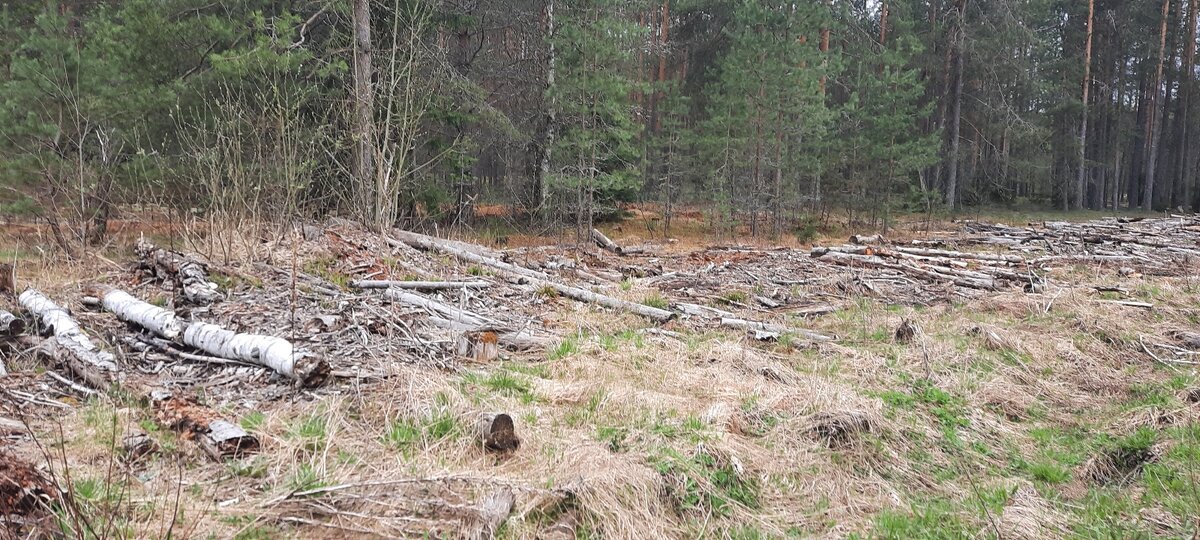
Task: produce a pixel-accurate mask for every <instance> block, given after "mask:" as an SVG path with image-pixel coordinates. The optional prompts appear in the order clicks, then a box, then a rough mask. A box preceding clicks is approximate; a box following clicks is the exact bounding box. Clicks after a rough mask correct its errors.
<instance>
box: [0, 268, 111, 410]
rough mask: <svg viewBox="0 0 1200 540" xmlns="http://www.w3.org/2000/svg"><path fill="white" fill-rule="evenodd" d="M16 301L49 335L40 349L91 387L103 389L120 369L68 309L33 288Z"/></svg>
mask: <svg viewBox="0 0 1200 540" xmlns="http://www.w3.org/2000/svg"><path fill="white" fill-rule="evenodd" d="M18 301H19V302H20V303H21V306H22V307H24V308H25V309H26V310H27V311H29V313H31V314H33V316H35V317H37V318H38V321H39V324H40V325H41V328H42V329H43V331H44V333H47V334H49V335H50V336H51V338H50V339H47V340H46V341H45V342H44V343H43V344H42V348H43V350H44V351H45V352H46V353H47V354H49V355H50V356H52V357H55V358H60V359H62V360H64V361H65V362H66V363H67V366H68V367H69V368H70V369H71V372H72V373H74V374H75V376H77V377H79V378H81V379H83V380H85V381H87V383H88V384H89V385H91V386H93V387H94V388H103V387H104V386H106V385H107V383H108V382H110V381H111V380H112V378H114V377H116V375H117V374H118V371H119V370H118V369H117V364H116V362H115V359H114V358H113V355H112V354H110V353H108V352H106V351H102V350H100V348H99V347H97V346H96V345H95V344H94V343H92V340H91V339H90V338H88V337H87V335H86V334H84V333H83V329H82V328H80V326H79V323H78V322H76V321H75V319H73V318H71V315H70V314H69V313H67V310H65V309H63V308H61V307H59V306H58V304H55V303H54V302H53V301H52V300H50V299H49V298H47V297H46V296H45V295H43V294H42V293H41V292H39V291H37V290H36V289H26V290H25V291H24V292H22V293H21V295H20V296H19V297H18ZM60 350H61V351H62V353H61V354H60V352H59V351H60Z"/></svg>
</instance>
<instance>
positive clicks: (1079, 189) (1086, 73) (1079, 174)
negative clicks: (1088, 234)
mask: <svg viewBox="0 0 1200 540" xmlns="http://www.w3.org/2000/svg"><path fill="white" fill-rule="evenodd" d="M1095 13H1096V3H1095V0H1088V18H1087V42H1086V44H1085V45H1084V46H1083V102H1082V105H1083V107H1082V109H1083V110H1082V112H1080V113H1079V167H1078V169H1077V170H1076V174H1075V208H1083V198H1084V184H1085V181H1086V178H1087V130H1088V88H1089V87H1090V86H1091V80H1090V79H1091V76H1092V20H1093V18H1094V17H1095Z"/></svg>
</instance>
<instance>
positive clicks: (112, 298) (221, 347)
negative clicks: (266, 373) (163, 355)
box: [96, 287, 329, 386]
mask: <svg viewBox="0 0 1200 540" xmlns="http://www.w3.org/2000/svg"><path fill="white" fill-rule="evenodd" d="M96 289H98V294H99V295H100V299H101V304H102V305H103V306H104V308H105V309H106V310H108V311H111V312H112V313H113V314H114V315H116V316H117V317H118V318H120V319H121V320H123V321H126V322H129V323H133V324H136V325H138V326H141V327H142V328H145V329H147V330H150V331H151V332H153V333H155V334H157V335H159V336H161V337H163V338H166V339H170V340H179V341H180V342H181V343H183V344H184V345H187V346H189V347H193V348H195V349H199V350H201V351H204V352H206V353H209V354H212V355H214V356H218V357H221V358H227V359H231V360H240V361H243V362H249V363H252V364H257V365H261V366H266V367H269V368H271V369H273V370H275V371H276V372H277V373H279V374H281V375H283V376H285V377H288V378H291V379H293V380H295V381H296V382H298V383H300V384H301V385H302V386H319V385H320V384H322V383H324V382H325V380H326V379H327V378H328V377H329V364H328V363H326V362H325V360H324V359H321V358H319V357H316V356H312V355H308V354H305V353H302V352H297V351H296V350H295V349H294V348H293V346H292V343H291V342H290V341H288V340H286V339H283V338H278V337H274V336H263V335H257V334H239V333H236V332H233V331H230V330H226V329H224V328H222V327H220V326H217V325H215V324H208V323H203V322H190V323H185V322H183V321H180V320H179V319H178V318H177V317H176V316H175V313H173V312H171V311H168V310H165V309H163V308H160V307H158V306H155V305H152V304H148V303H146V302H143V301H141V300H138V299H137V298H134V297H133V296H131V295H129V294H128V293H125V292H124V291H121V290H119V289H114V288H111V287H96Z"/></svg>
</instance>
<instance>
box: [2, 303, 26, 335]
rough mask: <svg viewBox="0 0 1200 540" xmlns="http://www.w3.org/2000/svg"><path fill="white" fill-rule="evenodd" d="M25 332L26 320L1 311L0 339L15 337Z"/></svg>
mask: <svg viewBox="0 0 1200 540" xmlns="http://www.w3.org/2000/svg"><path fill="white" fill-rule="evenodd" d="M24 331H25V320H24V319H22V318H20V317H17V316H16V315H13V314H12V313H9V312H7V311H4V310H3V309H0V337H2V336H15V335H19V334H20V333H22V332H24Z"/></svg>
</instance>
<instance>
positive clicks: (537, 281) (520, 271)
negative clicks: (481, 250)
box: [388, 233, 675, 322]
mask: <svg viewBox="0 0 1200 540" xmlns="http://www.w3.org/2000/svg"><path fill="white" fill-rule="evenodd" d="M404 238H408V239H409V240H405V243H408V244H409V245H411V246H412V247H415V248H418V249H424V250H433V251H441V252H443V253H447V254H449V255H454V256H455V257H458V258H459V259H461V260H464V261H467V262H472V263H476V264H482V265H484V266H490V267H492V268H496V269H498V270H503V271H506V272H510V273H513V274H517V275H520V276H524V277H527V278H530V281H531V284H532V285H534V286H535V287H550V288H552V289H554V290H556V291H558V293H559V294H561V295H563V296H566V297H568V298H571V299H574V300H578V301H581V302H589V303H593V304H598V305H601V306H604V307H608V308H613V309H621V310H625V311H629V312H632V313H636V314H638V315H641V316H643V317H647V318H650V319H654V320H656V321H659V322H666V321H669V320H671V319H673V318H674V317H675V314H674V313H672V312H670V311H667V310H665V309H659V308H656V307H651V306H647V305H643V304H635V303H633V302H628V301H626V300H621V299H619V298H613V297H611V296H607V295H604V294H600V293H594V292H591V291H588V290H584V289H580V288H578V287H572V286H570V285H564V284H562V283H557V282H555V281H552V280H551V279H550V276H549V275H548V274H545V273H543V272H538V271H536V270H530V269H528V268H524V267H520V266H516V265H514V264H510V263H506V262H504V261H501V260H497V259H493V258H491V257H485V256H482V255H479V254H477V253H474V252H471V251H467V250H464V249H461V248H459V247H455V246H453V245H450V244H448V243H445V242H442V241H440V240H439V239H437V238H433V237H427V236H424V235H416V234H415V233H408V235H406V236H404ZM395 241H396V240H392V239H388V242H389V243H391V242H395Z"/></svg>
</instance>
